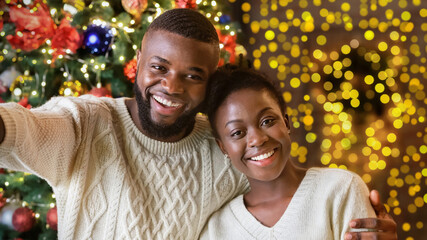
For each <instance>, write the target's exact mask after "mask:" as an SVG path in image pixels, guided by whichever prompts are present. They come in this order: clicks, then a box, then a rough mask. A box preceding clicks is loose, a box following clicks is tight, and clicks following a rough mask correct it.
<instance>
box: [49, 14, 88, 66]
mask: <svg viewBox="0 0 427 240" xmlns="http://www.w3.org/2000/svg"><path fill="white" fill-rule="evenodd" d="M81 44H82V38H81V37H80V34H79V33H78V32H77V30H76V29H75V28H73V27H72V26H71V25H70V21H69V20H68V18H67V17H65V18H63V19H62V20H61V24H60V25H59V27H58V29H57V30H56V32H55V36H53V38H52V49H54V50H55V51H54V52H53V54H52V58H53V60H54V61H55V59H56V58H57V57H58V55H61V54H65V53H66V50H67V49H68V50H70V51H71V53H76V51H77V49H78V48H79V47H80V45H81Z"/></svg>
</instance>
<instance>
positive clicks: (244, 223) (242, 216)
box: [201, 168, 376, 240]
mask: <svg viewBox="0 0 427 240" xmlns="http://www.w3.org/2000/svg"><path fill="white" fill-rule="evenodd" d="M366 217H376V216H375V212H374V210H373V209H372V206H371V204H370V202H369V192H368V188H367V187H366V185H365V183H364V182H363V181H362V179H361V178H360V177H359V176H358V175H356V174H355V173H352V172H350V171H345V170H341V169H330V168H310V169H309V170H308V171H307V173H306V176H305V177H304V179H303V181H302V182H301V184H300V186H299V187H298V189H297V191H296V192H295V194H294V196H293V198H292V200H291V202H290V203H289V206H288V208H287V209H286V211H285V213H284V214H283V215H282V217H281V218H280V220H279V221H278V222H277V223H276V224H275V225H274V226H273V227H271V228H270V227H266V226H264V225H262V224H261V223H260V222H259V221H258V220H257V219H256V218H255V217H254V216H253V215H252V214H251V213H250V212H249V211H248V210H247V209H246V207H245V204H244V202H243V195H240V196H238V197H237V198H235V199H234V200H233V201H231V202H230V203H229V204H227V205H225V206H224V207H223V208H221V210H219V211H218V212H216V213H215V214H214V215H213V216H212V217H211V219H210V220H209V222H208V224H207V225H206V227H205V229H204V231H203V232H202V235H201V239H202V240H206V239H211V240H216V239H233V240H239V239H242V240H243V239H244V240H251V239H257V240H261V239H266V240H267V239H270V240H271V239H292V240H317V239H319V240H320V239H322V240H323V239H328V240H332V239H336V240H338V239H344V234H345V233H346V232H347V231H348V230H349V228H348V224H349V222H350V220H351V219H354V218H366Z"/></svg>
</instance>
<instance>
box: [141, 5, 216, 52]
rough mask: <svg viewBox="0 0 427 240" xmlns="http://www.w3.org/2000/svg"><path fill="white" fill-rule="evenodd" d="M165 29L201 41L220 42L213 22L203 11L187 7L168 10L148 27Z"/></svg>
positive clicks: (150, 28)
mask: <svg viewBox="0 0 427 240" xmlns="http://www.w3.org/2000/svg"><path fill="white" fill-rule="evenodd" d="M153 30H164V31H168V32H171V33H175V34H178V35H181V36H183V37H186V38H191V39H195V40H198V41H201V42H206V43H212V44H218V43H219V40H218V34H217V32H216V30H215V27H214V26H213V25H212V23H211V22H210V21H209V20H208V19H207V18H206V17H205V16H203V15H202V14H201V13H199V12H197V11H195V10H192V9H187V8H176V9H172V10H168V11H166V12H164V13H163V14H161V15H160V16H159V17H157V18H156V19H154V21H153V22H152V23H151V24H150V26H149V27H148V29H147V32H149V31H153Z"/></svg>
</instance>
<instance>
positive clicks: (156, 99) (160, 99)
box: [153, 95, 182, 108]
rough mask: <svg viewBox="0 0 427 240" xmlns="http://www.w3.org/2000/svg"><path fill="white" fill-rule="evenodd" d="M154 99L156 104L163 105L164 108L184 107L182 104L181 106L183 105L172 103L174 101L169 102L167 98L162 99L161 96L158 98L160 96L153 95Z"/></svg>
mask: <svg viewBox="0 0 427 240" xmlns="http://www.w3.org/2000/svg"><path fill="white" fill-rule="evenodd" d="M153 99H154V100H155V101H156V102H158V103H160V104H162V105H163V106H165V107H171V108H179V107H181V106H182V104H181V103H177V102H172V101H170V100H167V99H165V98H162V97H160V96H158V95H153Z"/></svg>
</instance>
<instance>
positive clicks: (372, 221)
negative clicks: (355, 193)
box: [345, 190, 397, 240]
mask: <svg viewBox="0 0 427 240" xmlns="http://www.w3.org/2000/svg"><path fill="white" fill-rule="evenodd" d="M369 200H370V201H371V204H372V207H373V208H374V210H375V213H376V214H377V217H378V218H360V219H353V220H351V221H350V223H349V225H350V227H351V228H354V229H359V228H369V229H373V230H376V231H372V232H347V233H346V234H345V239H347V240H349V239H358V240H359V239H365V240H366V239H378V240H380V239H387V240H389V239H391V240H394V239H397V231H396V229H397V225H396V222H395V221H394V220H393V218H392V217H391V216H390V214H388V213H387V211H386V209H385V207H384V205H383V204H382V203H381V200H380V194H379V193H378V191H377V190H372V191H371V193H370V194H369Z"/></svg>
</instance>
